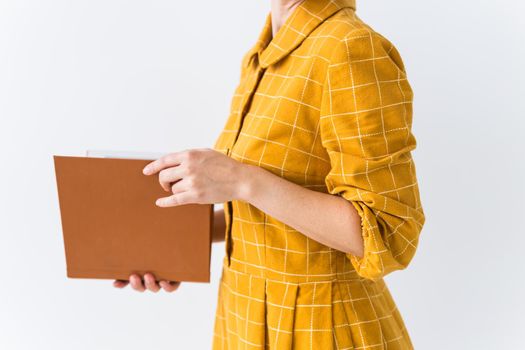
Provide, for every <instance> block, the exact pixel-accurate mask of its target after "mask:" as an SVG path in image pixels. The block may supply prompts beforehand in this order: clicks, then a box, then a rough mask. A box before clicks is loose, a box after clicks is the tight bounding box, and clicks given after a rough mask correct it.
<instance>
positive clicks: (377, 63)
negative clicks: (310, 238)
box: [320, 29, 425, 280]
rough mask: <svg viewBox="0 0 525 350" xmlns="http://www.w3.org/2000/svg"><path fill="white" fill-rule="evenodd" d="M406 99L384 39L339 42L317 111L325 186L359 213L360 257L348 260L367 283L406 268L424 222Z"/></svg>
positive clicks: (395, 56)
mask: <svg viewBox="0 0 525 350" xmlns="http://www.w3.org/2000/svg"><path fill="white" fill-rule="evenodd" d="M412 100H413V93H412V89H411V86H410V84H409V82H408V80H407V75H406V71H405V68H404V65H403V62H402V59H401V57H400V55H399V52H398V50H397V49H396V48H395V47H394V46H393V45H392V43H391V42H390V41H389V40H387V39H386V38H385V37H383V36H382V35H380V34H379V33H377V32H374V31H371V30H368V29H359V30H356V31H355V32H353V33H350V34H349V35H347V37H345V38H344V39H341V40H338V44H337V45H336V46H335V47H334V53H333V55H332V59H331V60H330V63H329V67H328V71H327V76H326V81H325V84H324V87H323V97H322V103H321V113H320V136H321V140H322V144H323V146H324V147H325V149H326V151H327V153H328V155H329V157H330V163H331V169H330V172H329V173H328V174H327V176H326V178H325V183H326V186H327V188H328V192H329V193H330V194H334V195H339V196H341V197H343V198H345V199H346V200H348V201H350V202H351V203H352V204H353V206H354V207H355V209H356V210H357V212H358V213H359V216H360V218H361V227H362V232H361V233H362V237H363V241H364V256H363V257H361V258H360V257H358V256H355V255H352V254H351V253H346V255H347V257H348V259H349V260H350V261H351V263H352V265H353V267H354V268H355V270H356V271H357V273H358V274H359V275H360V276H362V277H364V278H368V279H372V280H376V279H379V278H382V277H383V276H385V275H386V274H388V273H390V272H392V271H395V270H400V269H404V268H406V267H407V265H408V264H409V263H410V261H411V260H412V258H413V256H414V254H415V252H416V248H417V246H418V240H419V236H420V233H421V230H422V227H423V224H424V222H425V215H424V212H423V208H422V205H421V201H420V194H419V187H418V183H417V178H416V168H415V164H414V161H413V158H412V154H411V151H412V150H414V149H415V147H416V140H415V138H414V135H413V134H412V131H411V127H412Z"/></svg>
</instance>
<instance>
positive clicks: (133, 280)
mask: <svg viewBox="0 0 525 350" xmlns="http://www.w3.org/2000/svg"><path fill="white" fill-rule="evenodd" d="M129 283H130V285H131V288H133V289H135V290H136V291H137V292H144V291H145V290H146V287H145V286H144V284H143V283H142V279H141V278H140V276H139V275H137V274H132V275H131V276H129Z"/></svg>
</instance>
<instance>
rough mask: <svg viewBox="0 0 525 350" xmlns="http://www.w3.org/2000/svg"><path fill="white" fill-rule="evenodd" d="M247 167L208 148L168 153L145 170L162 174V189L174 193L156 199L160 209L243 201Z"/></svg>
mask: <svg viewBox="0 0 525 350" xmlns="http://www.w3.org/2000/svg"><path fill="white" fill-rule="evenodd" d="M247 167H249V165H247V164H243V163H241V162H238V161H236V160H234V159H232V158H230V157H228V156H227V155H225V154H223V153H221V152H218V151H215V150H213V149H209V148H201V149H189V150H184V151H181V152H175V153H170V154H167V155H165V156H163V157H161V158H159V159H157V160H155V161H153V162H151V163H149V164H148V165H147V166H146V167H145V168H144V170H143V172H144V174H145V175H153V174H155V173H157V172H158V173H159V182H160V185H161V186H162V188H163V189H164V190H165V191H167V192H170V191H171V192H172V193H173V194H172V195H170V196H168V197H163V198H159V199H157V202H156V204H157V205H158V206H159V207H170V206H175V205H181V204H188V203H200V204H212V203H222V202H226V201H229V200H232V199H238V198H241V197H242V196H241V194H242V191H244V190H246V186H244V179H245V178H246V177H245V176H244V175H245V173H246V171H245V170H246V168H247Z"/></svg>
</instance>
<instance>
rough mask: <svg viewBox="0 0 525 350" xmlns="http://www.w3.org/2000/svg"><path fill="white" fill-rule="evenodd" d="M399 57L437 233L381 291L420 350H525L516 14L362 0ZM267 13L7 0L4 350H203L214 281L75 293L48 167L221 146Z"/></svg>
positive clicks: (256, 7)
mask: <svg viewBox="0 0 525 350" xmlns="http://www.w3.org/2000/svg"><path fill="white" fill-rule="evenodd" d="M357 7H358V9H357V12H358V15H359V16H360V17H361V18H362V19H363V20H365V21H366V22H368V23H369V24H370V25H371V26H372V27H374V28H375V29H376V30H377V31H379V32H380V33H382V34H383V35H385V36H386V37H387V38H389V39H390V40H391V41H392V42H393V43H394V44H395V45H396V47H397V48H398V50H399V51H400V52H401V54H402V56H403V59H404V62H405V65H406V68H407V73H408V77H409V80H410V82H411V84H412V87H413V90H414V94H415V99H414V125H413V132H414V134H415V136H416V139H417V140H418V148H417V149H416V151H415V152H414V158H415V159H416V166H417V174H418V178H419V182H420V190H421V195H422V201H423V206H424V209H425V212H426V215H427V223H426V225H425V227H424V229H423V232H422V235H421V240H420V245H419V248H418V251H417V253H416V256H415V257H414V259H413V261H412V263H411V265H410V266H409V268H408V269H406V270H405V271H399V272H395V273H393V274H392V275H389V276H387V282H388V283H389V285H390V288H391V291H392V293H393V295H394V297H395V299H396V302H397V304H398V307H399V309H400V310H401V312H402V315H403V317H404V319H405V322H406V323H407V327H408V329H409V331H410V334H411V337H412V339H413V342H414V345H415V347H416V348H417V349H425V350H432V349H517V348H523V347H524V346H525V345H524V344H523V340H522V334H520V333H522V331H523V327H524V326H525V322H524V320H523V313H524V312H525V310H524V303H523V298H522V295H524V294H525V284H524V279H525V274H524V269H523V266H524V261H523V259H522V256H523V245H524V243H525V239H524V234H525V230H524V228H523V223H522V220H523V218H524V214H525V213H524V206H523V198H524V194H525V193H524V187H525V186H524V185H523V179H524V178H525V177H524V176H525V174H524V162H523V155H524V154H523V153H524V152H523V150H524V149H525V144H524V143H525V142H524V137H523V135H524V131H525V130H524V120H523V119H524V118H525V114H524V113H523V102H524V99H525V90H524V83H525V74H524V68H523V64H522V62H525V49H524V45H523V43H524V42H525V28H524V25H523V24H520V21H521V22H523V20H522V18H523V13H524V11H525V5H523V2H521V1H509V0H506V1H481V0H465V1H456V2H454V1H436V0H430V1H418V0H410V1H409V0H404V1H391V0H390V1H389V0H377V1H365V0H358V4H357ZM268 10H269V4H268V3H267V1H265V0H258V1H253V0H251V1H246V0H231V1H222V2H219V1H173V0H172V1H166V0H154V1H136V0H126V1H124V0H121V1H118V0H104V1H101V0H89V1H87V0H82V1H81V0H76V1H66V0H47V1H36V0H33V1H29V0H9V1H7V0H1V1H0V121H1V122H0V153H1V155H2V158H1V163H2V165H1V167H0V191H1V192H0V266H1V276H0V281H1V282H0V283H1V286H0V348H1V349H9V350H10V349H14V350H18V349H31V350H32V349H55V350H60V349H76V350H83V349H90V350H91V349H97V350H104V349H145V348H148V349H153V348H164V349H208V348H210V345H211V339H212V331H213V317H214V313H215V305H216V296H217V294H216V293H217V287H218V284H217V283H218V279H219V277H220V263H221V259H222V257H223V254H224V245H223V244H217V245H215V246H214V248H213V281H212V283H211V284H209V285H208V284H183V285H182V286H181V288H180V290H179V291H177V292H176V293H173V294H168V293H164V292H160V293H158V294H153V293H143V294H141V293H137V292H134V291H133V290H131V289H130V288H126V289H125V290H118V289H115V288H113V287H112V286H111V281H109V280H103V281H101V280H96V281H95V280H69V279H66V277H65V260H64V251H63V245H62V237H61V226H60V217H59V211H58V198H57V194H56V184H55V178H54V168H53V162H52V155H53V154H63V155H82V154H83V152H84V151H85V150H86V149H91V148H98V149H116V150H136V151H152V152H155V151H160V152H164V151H176V150H181V149H183V148H193V147H211V146H212V144H213V142H214V141H215V139H216V137H217V136H218V133H219V132H220V130H221V128H222V126H223V124H224V122H225V120H226V119H225V118H226V117H227V115H228V110H229V103H230V98H231V95H232V93H233V90H234V88H235V86H236V83H237V79H238V73H239V69H240V66H239V65H240V58H241V56H242V54H243V53H244V52H245V51H246V50H247V49H248V48H249V47H250V46H251V45H252V44H253V43H254V42H255V40H256V38H257V35H258V34H259V31H260V30H261V28H262V25H263V21H264V17H265V15H266V13H267V11H268Z"/></svg>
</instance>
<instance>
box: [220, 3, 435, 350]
mask: <svg viewBox="0 0 525 350" xmlns="http://www.w3.org/2000/svg"><path fill="white" fill-rule="evenodd" d="M240 75H241V76H240V83H239V85H238V86H237V88H236V91H235V93H234V96H233V99H232V104H231V114H230V116H229V118H228V119H227V121H226V124H225V126H224V129H223V131H222V132H221V133H220V135H219V136H218V138H217V140H216V142H215V145H214V149H215V150H217V151H220V152H223V153H224V154H227V155H228V156H230V157H232V158H234V159H236V160H238V161H239V162H243V163H247V164H253V165H257V166H259V167H262V168H264V169H266V170H267V171H270V172H272V173H273V174H275V175H277V176H280V177H283V178H285V179H287V180H288V181H292V182H294V183H296V184H299V185H301V186H304V187H306V188H309V189H311V190H314V191H320V192H324V193H330V194H332V195H338V196H341V197H343V198H345V199H347V200H348V201H350V202H351V203H352V204H353V206H354V207H355V208H356V210H357V211H358V213H359V215H360V217H361V219H362V221H361V222H362V235H363V239H364V245H365V254H364V257H363V258H358V257H356V256H353V255H351V254H349V253H344V252H342V251H338V250H336V249H333V248H330V247H328V246H326V245H323V244H320V243H319V242H317V241H315V240H313V239H310V238H309V237H307V236H306V235H304V234H302V233H301V232H299V231H297V230H295V229H294V228H292V227H290V226H288V225H286V224H284V223H283V222H280V221H278V220H276V219H275V218H273V217H271V216H270V215H268V214H266V213H264V212H263V211H261V210H259V209H258V208H256V207H254V206H252V205H250V204H249V203H248V202H244V201H240V200H232V201H229V202H225V203H224V209H225V218H226V225H227V227H226V232H225V239H226V254H225V256H224V260H223V267H222V275H221V281H220V282H221V283H220V288H219V292H218V299H217V300H218V303H217V310H216V318H215V326H214V337H213V349H215V350H218V349H265V348H266V349H280V350H285V349H364V350H367V349H376V350H378V349H412V348H413V345H412V342H411V340H410V337H409V334H408V332H407V329H406V328H405V324H404V322H403V319H402V317H401V314H400V312H399V310H398V309H397V308H396V304H395V303H394V300H393V298H392V296H391V294H390V292H389V290H388V288H387V286H386V284H385V282H384V280H383V276H385V275H386V274H388V273H390V272H392V271H395V270H401V269H404V268H406V267H407V265H408V264H409V262H410V261H411V259H412V257H413V256H414V254H415V251H416V247H417V245H418V238H419V234H420V232H421V229H422V227H423V224H424V221H425V216H424V213H423V209H422V206H421V202H420V197H419V189H418V184H417V179H416V169H415V166H414V162H413V159H412V156H411V153H410V152H411V151H412V150H413V149H414V148H415V146H416V141H415V138H414V136H413V134H412V132H411V126H412V99H413V94H412V90H411V87H410V85H409V82H408V81H407V75H406V72H405V68H404V65H403V62H402V60H401V57H400V54H399V52H398V51H397V49H396V48H395V47H394V46H393V44H392V43H391V42H390V41H389V40H387V39H386V38H385V37H383V36H382V35H380V34H379V33H377V32H375V31H374V30H373V29H372V28H371V27H369V26H368V25H367V24H365V23H364V22H363V21H362V20H361V19H360V18H359V17H358V16H357V15H356V13H355V0H305V1H304V2H302V3H301V4H300V5H299V6H298V7H297V8H296V9H295V10H294V11H293V12H292V14H291V15H290V17H288V19H287V20H286V22H285V23H284V25H283V26H282V27H281V29H280V30H279V31H278V33H277V34H276V35H275V37H274V38H272V33H271V17H270V13H269V14H268V15H267V19H266V23H265V25H264V28H263V30H262V32H261V34H260V35H259V38H258V40H257V42H256V44H255V45H254V47H253V48H252V49H250V50H249V51H248V52H247V53H246V55H245V56H244V57H243V59H242V68H241V72H240ZM319 215H323V213H322V212H320V213H319Z"/></svg>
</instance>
